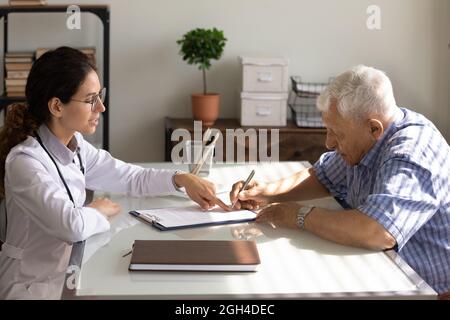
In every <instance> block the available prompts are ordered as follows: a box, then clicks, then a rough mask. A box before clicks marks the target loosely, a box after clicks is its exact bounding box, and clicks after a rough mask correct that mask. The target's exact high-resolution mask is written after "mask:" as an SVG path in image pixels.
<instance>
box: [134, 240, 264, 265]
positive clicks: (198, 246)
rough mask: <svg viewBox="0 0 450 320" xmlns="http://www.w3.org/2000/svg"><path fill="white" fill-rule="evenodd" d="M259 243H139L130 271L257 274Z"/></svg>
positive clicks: (243, 241)
mask: <svg viewBox="0 0 450 320" xmlns="http://www.w3.org/2000/svg"><path fill="white" fill-rule="evenodd" d="M260 263H261V262H260V260H259V255H258V250H257V247H256V243H255V241H247V240H234V241H232V240H230V241H218V240H213V241H207V240H188V241H184V240H136V241H134V246H133V253H132V255H131V261H130V266H129V270H131V271H138V270H161V271H162V270H164V271H247V272H249V271H256V268H257V266H258V265H259V264H260Z"/></svg>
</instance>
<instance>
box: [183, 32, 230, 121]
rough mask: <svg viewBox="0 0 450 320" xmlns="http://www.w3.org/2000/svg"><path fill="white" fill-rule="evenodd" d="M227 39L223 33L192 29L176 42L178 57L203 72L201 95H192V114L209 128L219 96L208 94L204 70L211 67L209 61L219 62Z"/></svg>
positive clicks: (216, 115)
mask: <svg viewBox="0 0 450 320" xmlns="http://www.w3.org/2000/svg"><path fill="white" fill-rule="evenodd" d="M226 41H227V39H226V38H225V37H224V35H223V31H221V30H218V29H216V28H213V29H200V28H197V29H194V30H191V31H189V32H187V33H186V34H185V35H183V38H181V39H180V40H178V41H177V44H178V45H180V55H182V56H183V60H184V61H187V63H188V64H193V65H197V66H198V68H199V70H202V72H203V93H194V94H192V114H193V117H194V120H201V121H202V122H203V125H205V126H211V125H213V124H214V122H215V121H216V120H217V118H218V117H219V104H220V96H219V94H217V93H211V92H208V88H207V85H206V70H209V68H210V67H211V60H212V59H214V60H219V59H220V57H221V56H222V53H223V49H224V47H225V43H226Z"/></svg>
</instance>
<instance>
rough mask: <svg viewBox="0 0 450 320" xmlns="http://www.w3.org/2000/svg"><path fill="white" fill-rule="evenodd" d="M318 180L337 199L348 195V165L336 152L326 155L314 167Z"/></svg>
mask: <svg viewBox="0 0 450 320" xmlns="http://www.w3.org/2000/svg"><path fill="white" fill-rule="evenodd" d="M313 168H314V171H315V174H316V176H317V179H319V181H320V183H322V184H323V185H324V186H325V188H327V189H328V191H330V193H331V194H332V195H333V196H334V197H337V198H340V199H345V197H346V195H347V185H346V183H347V178H346V177H347V172H346V171H347V165H346V164H345V162H344V160H343V159H342V157H341V156H340V155H339V154H337V153H336V152H334V151H333V152H327V153H324V154H323V155H322V156H321V157H320V159H319V160H317V162H316V163H315V164H314V166H313Z"/></svg>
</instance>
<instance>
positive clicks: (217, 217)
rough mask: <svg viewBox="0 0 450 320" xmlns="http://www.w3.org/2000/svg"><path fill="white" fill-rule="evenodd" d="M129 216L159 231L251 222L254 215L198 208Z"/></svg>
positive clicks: (249, 212) (146, 212) (138, 213)
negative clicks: (149, 223)
mask: <svg viewBox="0 0 450 320" xmlns="http://www.w3.org/2000/svg"><path fill="white" fill-rule="evenodd" d="M130 214H132V215H134V216H136V217H140V218H142V219H143V220H145V221H147V222H149V221H151V223H152V225H153V226H154V227H156V228H158V229H160V230H171V229H179V228H190V227H199V226H208V225H217V224H228V223H239V222H246V221H252V220H255V218H256V213H255V212H252V211H249V210H238V211H224V210H223V209H221V208H219V207H216V208H214V209H211V210H208V211H204V210H202V209H201V208H200V207H199V206H190V207H178V208H164V209H153V210H135V211H131V212H130Z"/></svg>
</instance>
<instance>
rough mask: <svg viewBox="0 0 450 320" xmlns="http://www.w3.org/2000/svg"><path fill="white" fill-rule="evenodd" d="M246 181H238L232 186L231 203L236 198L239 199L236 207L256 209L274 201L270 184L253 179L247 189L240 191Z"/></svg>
mask: <svg viewBox="0 0 450 320" xmlns="http://www.w3.org/2000/svg"><path fill="white" fill-rule="evenodd" d="M244 183H245V182H244V181H239V182H236V183H235V184H233V187H232V188H231V191H230V200H231V203H234V201H235V200H236V198H237V199H238V202H236V204H235V206H234V208H235V209H238V210H239V209H248V210H256V209H259V208H260V207H262V206H265V205H267V204H268V203H270V202H272V200H271V198H272V196H271V191H270V184H266V183H263V182H259V181H256V180H252V181H250V183H249V184H248V185H247V187H246V188H245V190H242V191H241V192H240V193H239V191H240V190H241V188H242V186H243V185H244Z"/></svg>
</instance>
